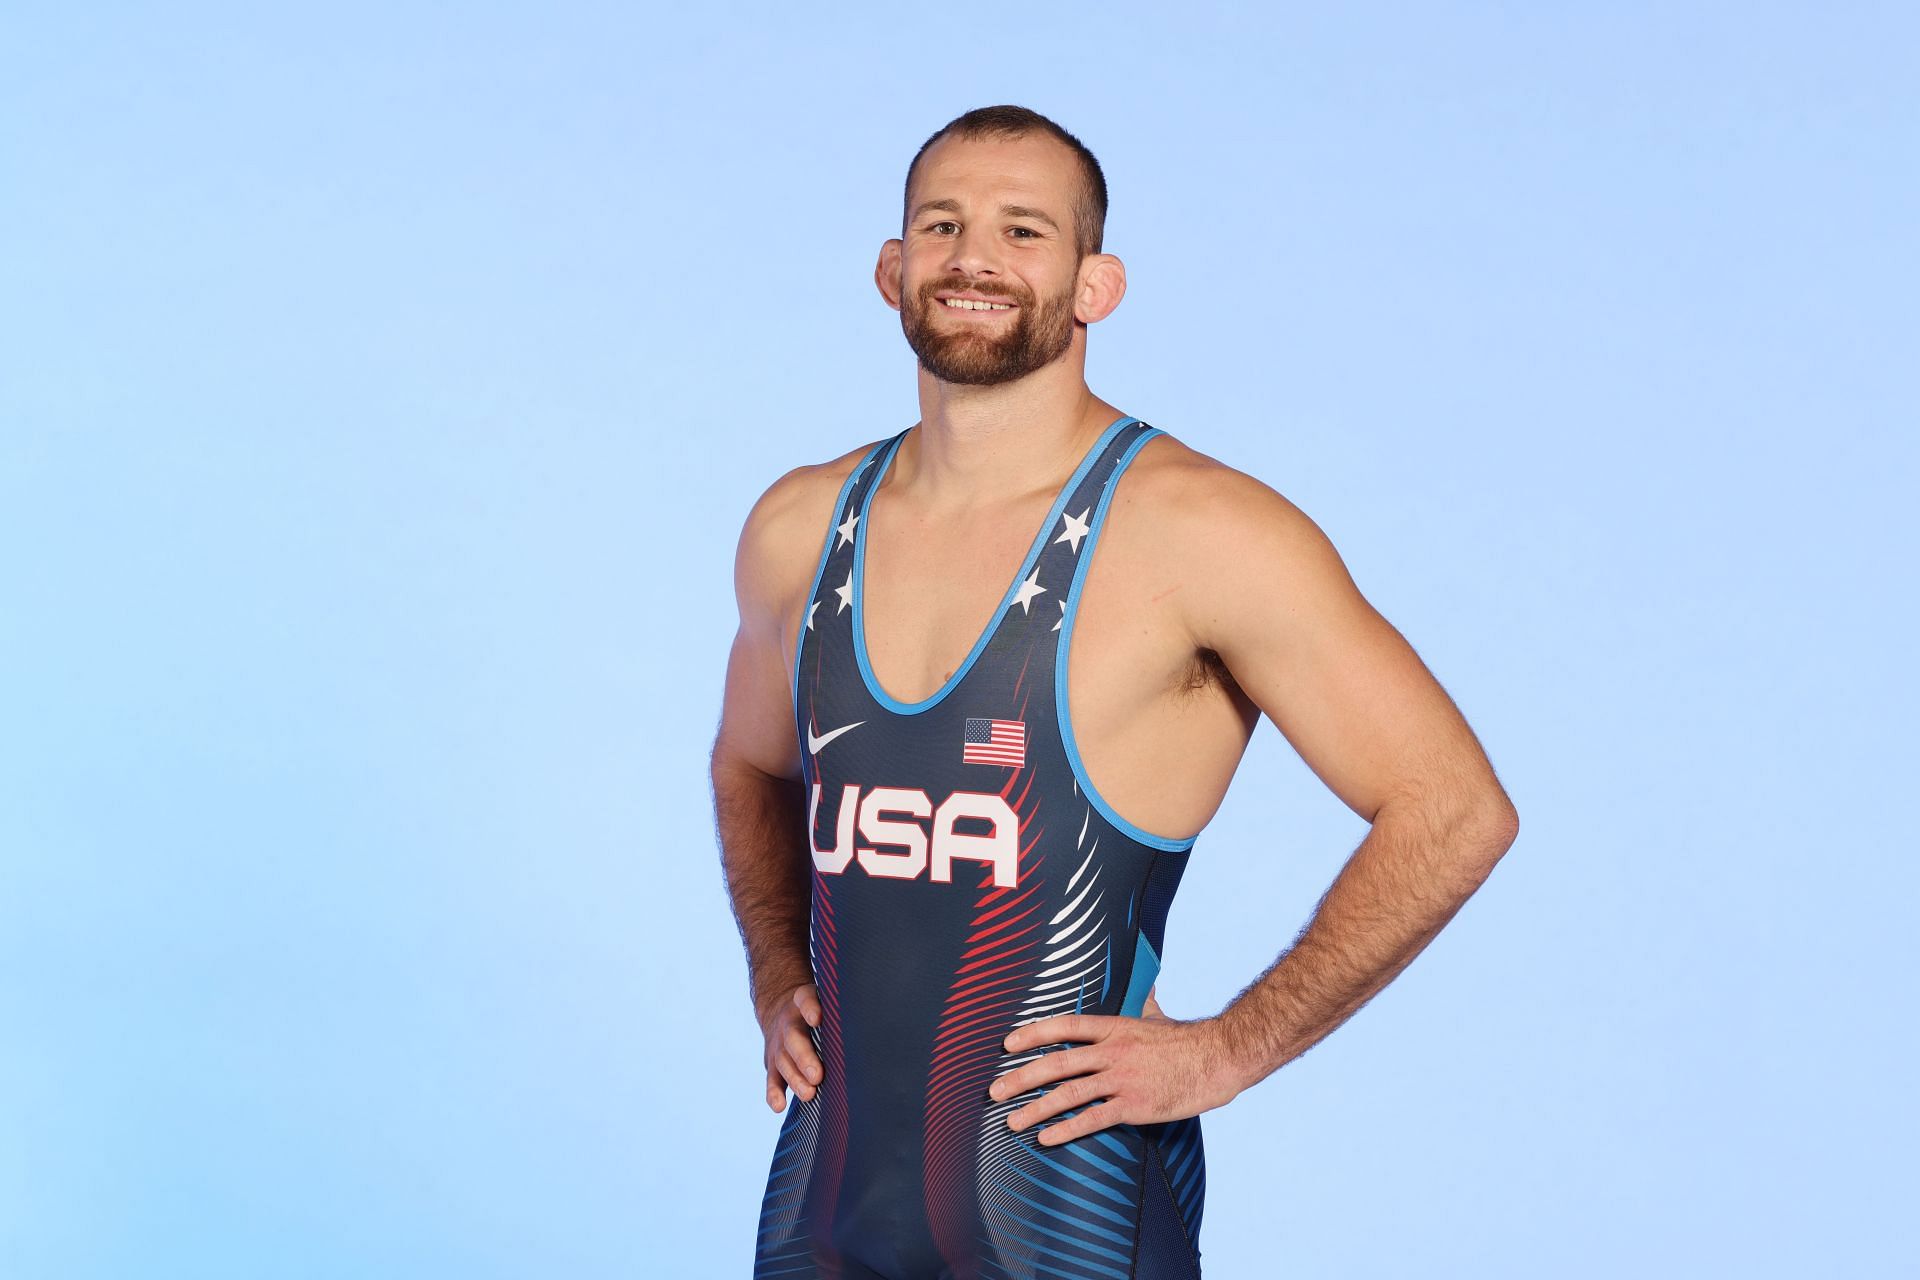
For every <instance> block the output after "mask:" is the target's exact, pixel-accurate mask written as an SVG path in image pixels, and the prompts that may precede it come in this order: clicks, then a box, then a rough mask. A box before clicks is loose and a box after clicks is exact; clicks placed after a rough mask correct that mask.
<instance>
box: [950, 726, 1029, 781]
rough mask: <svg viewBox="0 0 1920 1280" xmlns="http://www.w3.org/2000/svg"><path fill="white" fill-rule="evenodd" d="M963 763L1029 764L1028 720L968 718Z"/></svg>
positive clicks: (1011, 765) (961, 757)
mask: <svg viewBox="0 0 1920 1280" xmlns="http://www.w3.org/2000/svg"><path fill="white" fill-rule="evenodd" d="M960 763H962V764H1003V765H1008V766H1010V767H1012V768H1015V769H1020V768H1024V767H1025V766H1026V763H1027V722H1026V721H1024V720H986V719H980V718H977V717H974V716H968V717H967V732H966V736H965V740H964V742H963V744H962V746H961V748H960Z"/></svg>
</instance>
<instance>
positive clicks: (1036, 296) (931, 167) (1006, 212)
mask: <svg viewBox="0 0 1920 1280" xmlns="http://www.w3.org/2000/svg"><path fill="white" fill-rule="evenodd" d="M1078 183H1079V166H1078V163H1077V161H1076V158H1075V156H1074V154H1073V152H1072V151H1071V150H1069V149H1068V148H1067V146H1066V145H1065V144H1063V143H1061V142H1059V141H1057V140H1056V139H1054V138H1050V137H1048V136H1046V135H1045V134H1031V135H1029V136H1027V137H1024V138H1017V139H959V138H951V137H948V138H942V139H941V140H940V141H938V142H936V143H934V144H933V146H931V147H929V148H928V149H927V152H926V154H925V155H924V156H922V157H921V158H920V167H919V168H918V169H917V170H915V172H914V177H913V192H912V195H911V197H910V199H909V202H908V203H909V208H908V216H907V224H906V228H905V233H904V235H903V236H902V250H901V253H902V256H901V264H900V275H901V281H900V327H901V328H902V329H903V330H904V331H905V332H906V335H907V345H908V346H910V347H912V348H913V353H914V354H915V355H916V356H918V357H919V358H920V363H921V364H922V365H923V366H924V367H925V368H926V370H927V372H929V373H931V374H932V375H933V376H934V377H936V378H938V379H940V380H941V381H942V382H954V383H966V384H970V385H974V386H985V385H990V384H994V383H1000V382H1011V381H1013V380H1014V379H1016V378H1023V377H1025V376H1026V375H1027V374H1029V373H1032V372H1033V371H1034V370H1036V369H1039V368H1041V367H1043V366H1045V365H1047V364H1050V363H1051V362H1053V361H1054V360H1057V359H1058V358H1059V357H1060V356H1061V354H1062V353H1063V352H1065V351H1066V350H1067V348H1068V347H1069V346H1070V345H1071V344H1072V342H1073V334H1074V323H1075V317H1074V300H1075V294H1076V292H1077V289H1078V286H1079V265H1080V251H1079V248H1078V246H1077V244H1076V243H1075V240H1074V222H1073V209H1074V199H1075V196H1076V193H1077V191H1078ZM948 299H953V300H954V302H949V301H947V300H948ZM961 301H964V302H965V305H955V302H961ZM989 307H990V309H989ZM976 308H979V309H976Z"/></svg>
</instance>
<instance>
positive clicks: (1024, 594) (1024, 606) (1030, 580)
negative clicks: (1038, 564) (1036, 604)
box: [1013, 569, 1046, 613]
mask: <svg viewBox="0 0 1920 1280" xmlns="http://www.w3.org/2000/svg"><path fill="white" fill-rule="evenodd" d="M1039 577H1040V570H1038V569H1035V570H1034V571H1033V572H1032V573H1030V574H1028V575H1027V580H1026V581H1025V582H1023V583H1021V584H1020V590H1019V591H1018V592H1017V593H1015V595H1014V597H1013V598H1014V599H1015V600H1018V601H1019V602H1020V612H1021V613H1032V612H1033V609H1032V604H1033V598H1034V597H1035V596H1037V595H1039V594H1040V593H1041V592H1043V591H1045V590H1046V588H1045V587H1043V586H1041V585H1040V583H1039V581H1038V579H1039Z"/></svg>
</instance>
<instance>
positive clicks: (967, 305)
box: [940, 298, 1013, 311]
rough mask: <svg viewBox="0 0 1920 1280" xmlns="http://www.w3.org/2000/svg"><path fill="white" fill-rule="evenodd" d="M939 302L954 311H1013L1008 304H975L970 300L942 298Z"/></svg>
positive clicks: (1011, 306) (1010, 304)
mask: <svg viewBox="0 0 1920 1280" xmlns="http://www.w3.org/2000/svg"><path fill="white" fill-rule="evenodd" d="M940 301H942V302H944V303H946V304H947V305H948V306H950V307H952V308H954V309H955V310H956V311H1010V310H1012V309H1013V304H1012V303H1010V302H975V301H974V300H973V299H971V298H942V299H940Z"/></svg>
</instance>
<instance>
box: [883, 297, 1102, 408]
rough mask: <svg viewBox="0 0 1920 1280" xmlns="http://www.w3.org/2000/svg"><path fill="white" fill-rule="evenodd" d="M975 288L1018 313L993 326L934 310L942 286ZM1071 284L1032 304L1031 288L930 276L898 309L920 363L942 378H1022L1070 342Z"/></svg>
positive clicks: (940, 306)
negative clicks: (969, 282) (1055, 294)
mask: <svg viewBox="0 0 1920 1280" xmlns="http://www.w3.org/2000/svg"><path fill="white" fill-rule="evenodd" d="M947 289H954V290H956V291H957V292H963V293H977V294H979V295H981V296H982V297H985V298H991V299H993V300H995V301H996V302H997V301H1001V300H1003V299H1004V300H1005V301H1007V302H1011V303H1012V304H1013V305H1014V306H1015V307H1016V308H1017V309H1018V312H1019V314H1018V315H1016V316H1014V318H1013V322H1012V323H1011V324H1005V325H996V326H995V327H997V328H998V329H999V330H1000V331H999V332H997V333H996V332H992V331H991V330H990V329H989V325H990V324H994V323H995V322H991V321H988V322H982V321H978V320H968V319H965V318H962V317H958V316H956V317H953V318H951V319H949V318H947V317H945V316H940V315H935V314H934V313H935V312H936V311H945V310H946V309H947V304H946V303H944V302H941V301H940V300H939V299H937V298H935V297H934V296H933V295H934V294H936V293H939V292H941V291H943V290H947ZM1074 293H1075V289H1074V286H1073V285H1071V284H1070V285H1068V286H1067V288H1066V290H1065V291H1064V292H1062V293H1061V294H1059V295H1058V296H1056V297H1052V298H1048V299H1046V300H1045V301H1043V302H1040V303H1039V305H1038V306H1036V305H1035V300H1034V297H1033V295H1032V294H1031V293H1029V292H1026V291H1024V290H1022V291H1015V290H1012V289H1006V288H1002V287H1000V286H999V285H980V284H967V285H964V286H962V285H958V284H957V283H956V282H955V281H953V280H930V281H928V282H927V283H926V284H925V285H924V286H922V287H921V289H920V291H919V293H918V294H917V295H914V296H912V297H910V298H909V299H908V303H907V305H906V306H904V307H902V308H900V328H901V329H902V330H903V331H905V333H906V335H907V345H908V346H910V347H912V348H913V354H914V355H916V356H918V357H919V358H920V365H921V367H922V368H924V369H925V370H926V371H927V372H928V373H930V374H932V375H933V376H934V377H936V378H938V379H940V381H942V382H956V383H964V384H966V385H968V386H976V387H983V386H991V385H993V384H995V383H1000V382H1012V381H1013V380H1014V379H1016V378H1024V377H1026V376H1027V375H1028V374H1030V373H1032V372H1033V371H1034V370H1035V369H1039V368H1042V367H1044V366H1046V365H1048V364H1051V363H1052V362H1053V361H1055V360H1058V359H1059V358H1060V356H1061V354H1062V353H1063V352H1065V351H1066V349H1067V348H1068V347H1069V346H1071V345H1072V343H1073V324H1074V320H1073V295H1074Z"/></svg>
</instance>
